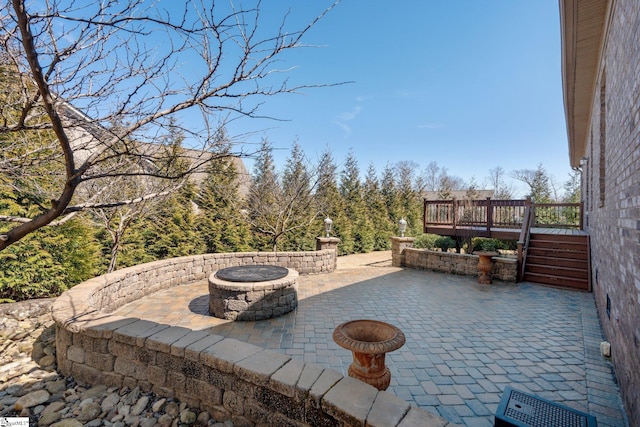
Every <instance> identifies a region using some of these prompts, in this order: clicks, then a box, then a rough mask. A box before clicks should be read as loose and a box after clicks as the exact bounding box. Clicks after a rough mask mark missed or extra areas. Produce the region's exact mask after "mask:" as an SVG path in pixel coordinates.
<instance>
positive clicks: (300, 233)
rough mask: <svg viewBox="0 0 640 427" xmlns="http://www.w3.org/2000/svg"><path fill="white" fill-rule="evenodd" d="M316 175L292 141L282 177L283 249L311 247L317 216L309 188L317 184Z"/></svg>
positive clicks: (298, 249)
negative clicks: (284, 230) (284, 228)
mask: <svg viewBox="0 0 640 427" xmlns="http://www.w3.org/2000/svg"><path fill="white" fill-rule="evenodd" d="M316 179H317V173H316V172H315V171H314V172H313V173H310V172H309V170H308V168H307V165H306V159H305V155H304V153H303V151H302V148H301V147H300V145H299V144H298V143H297V142H295V143H294V144H293V146H292V148H291V154H290V155H289V157H288V158H287V162H286V164H285V168H284V171H283V174H282V201H283V202H284V209H283V210H284V212H285V215H284V219H283V223H284V224H286V225H285V227H286V228H287V230H286V232H285V235H284V236H283V240H284V241H283V244H282V245H281V246H282V248H283V249H284V250H292V251H301V250H312V249H313V248H314V245H313V241H312V240H313V238H314V237H315V236H312V234H311V233H312V229H311V225H312V224H313V222H314V220H315V219H316V218H318V216H319V215H320V212H319V210H318V209H317V204H316V203H315V200H314V198H313V196H312V188H313V187H315V186H316V184H317V181H316Z"/></svg>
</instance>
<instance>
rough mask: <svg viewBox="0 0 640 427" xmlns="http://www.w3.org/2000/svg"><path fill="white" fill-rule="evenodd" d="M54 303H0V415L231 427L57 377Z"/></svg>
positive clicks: (89, 426)
mask: <svg viewBox="0 0 640 427" xmlns="http://www.w3.org/2000/svg"><path fill="white" fill-rule="evenodd" d="M54 300H55V299H53V298H50V299H45V300H33V301H25V302H20V303H12V304H0V342H1V343H2V351H1V352H0V417H3V418H4V417H17V416H23V417H29V422H30V425H39V426H43V427H101V426H104V427H154V426H160V427H174V426H175V427H178V426H179V425H180V426H185V427H186V426H194V425H198V426H202V427H205V426H206V427H233V423H232V422H231V420H229V419H226V418H227V417H228V418H230V414H228V413H227V412H224V411H220V413H219V414H216V416H217V417H216V416H213V417H212V415H211V414H210V413H209V412H206V411H202V412H200V411H198V410H197V409H193V408H187V404H186V403H185V402H179V401H177V400H174V399H170V398H164V397H163V398H160V397H156V396H155V395H154V394H147V393H144V394H143V393H141V390H140V389H139V388H134V389H133V390H129V389H126V388H122V389H119V388H116V387H107V386H106V385H96V386H88V387H87V386H86V385H83V384H77V383H76V382H75V380H74V379H73V378H72V377H64V376H62V375H60V374H59V373H58V372H56V358H55V338H56V334H55V325H54V323H53V320H52V319H51V304H52V303H53V301H54ZM236 427H237V426H236Z"/></svg>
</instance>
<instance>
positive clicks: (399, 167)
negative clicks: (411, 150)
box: [395, 161, 422, 236]
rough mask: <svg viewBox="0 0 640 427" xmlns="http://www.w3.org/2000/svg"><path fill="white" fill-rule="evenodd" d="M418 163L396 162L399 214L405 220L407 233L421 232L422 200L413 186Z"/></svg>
mask: <svg viewBox="0 0 640 427" xmlns="http://www.w3.org/2000/svg"><path fill="white" fill-rule="evenodd" d="M417 168H418V165H417V164H416V163H415V162H412V161H402V162H398V163H396V166H395V169H396V176H397V178H398V195H399V202H400V209H401V215H402V216H403V217H404V219H405V220H406V221H407V234H409V235H413V236H419V235H420V234H422V200H421V199H420V196H419V193H418V192H417V191H416V188H415V181H416V178H415V170H416V169H417Z"/></svg>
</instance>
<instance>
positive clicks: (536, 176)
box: [512, 163, 552, 203]
mask: <svg viewBox="0 0 640 427" xmlns="http://www.w3.org/2000/svg"><path fill="white" fill-rule="evenodd" d="M512 176H513V178H515V179H517V180H519V181H522V182H524V183H525V184H526V185H527V186H528V187H529V195H530V196H531V197H532V198H533V200H534V202H535V203H551V202H552V197H551V193H552V190H551V178H550V177H549V175H548V174H547V171H546V170H545V169H544V167H543V166H542V163H540V164H539V165H538V168H537V169H535V170H533V169H520V170H516V171H513V173H512Z"/></svg>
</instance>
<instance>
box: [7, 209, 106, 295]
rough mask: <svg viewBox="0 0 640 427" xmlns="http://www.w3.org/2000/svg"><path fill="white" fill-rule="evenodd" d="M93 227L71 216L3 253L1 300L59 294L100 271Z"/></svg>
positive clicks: (39, 231) (28, 237)
mask: <svg viewBox="0 0 640 427" xmlns="http://www.w3.org/2000/svg"><path fill="white" fill-rule="evenodd" d="M99 258H100V257H99V252H98V245H97V244H96V242H95V240H94V239H93V230H92V229H90V228H88V227H86V226H85V225H83V223H82V222H81V221H78V220H70V221H67V222H65V223H64V224H62V225H60V226H57V227H49V228H46V229H42V230H38V231H37V232H36V233H33V234H32V235H29V236H27V237H26V238H24V239H23V240H22V241H21V242H20V243H19V244H16V245H12V246H11V247H9V248H7V249H6V250H5V251H3V252H1V253H0V302H10V301H21V300H26V299H30V298H42V297H51V296H57V295H59V294H60V293H61V292H62V291H64V290H66V289H68V288H70V287H72V286H74V285H76V284H78V283H80V282H82V281H84V280H87V279H89V278H90V277H92V276H94V275H95V274H96V273H97V272H98V267H99V266H98V261H99Z"/></svg>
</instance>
